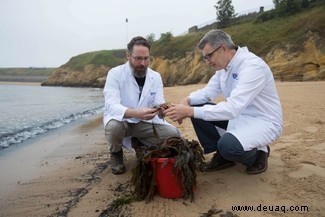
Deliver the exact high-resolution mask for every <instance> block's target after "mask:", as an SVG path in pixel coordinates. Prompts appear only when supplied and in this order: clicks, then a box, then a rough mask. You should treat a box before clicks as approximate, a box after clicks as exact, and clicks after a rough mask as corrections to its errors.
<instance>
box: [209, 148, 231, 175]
mask: <svg viewBox="0 0 325 217" xmlns="http://www.w3.org/2000/svg"><path fill="white" fill-rule="evenodd" d="M234 165H235V162H233V161H229V160H226V159H224V158H223V157H222V156H221V155H220V154H219V153H218V152H217V153H215V154H214V155H213V157H212V159H211V161H210V162H209V163H207V165H206V168H205V171H207V172H210V171H216V170H222V169H225V168H228V167H232V166H234Z"/></svg>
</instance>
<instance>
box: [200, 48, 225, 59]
mask: <svg viewBox="0 0 325 217" xmlns="http://www.w3.org/2000/svg"><path fill="white" fill-rule="evenodd" d="M222 45H223V44H221V45H220V46H219V47H217V48H216V49H215V50H214V51H212V52H211V53H208V54H207V55H204V56H203V60H205V61H210V60H211V57H212V55H213V54H214V52H216V51H217V50H218V49H219V48H221V47H222Z"/></svg>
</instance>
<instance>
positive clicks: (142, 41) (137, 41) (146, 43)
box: [128, 36, 151, 53]
mask: <svg viewBox="0 0 325 217" xmlns="http://www.w3.org/2000/svg"><path fill="white" fill-rule="evenodd" d="M134 45H142V46H145V47H147V48H148V49H149V51H150V48H151V44H150V43H149V41H148V40H147V39H145V38H144V37H142V36H136V37H134V38H132V39H131V41H130V42H129V43H128V52H129V53H132V51H133V47H134Z"/></svg>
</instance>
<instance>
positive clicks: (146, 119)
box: [103, 36, 180, 174]
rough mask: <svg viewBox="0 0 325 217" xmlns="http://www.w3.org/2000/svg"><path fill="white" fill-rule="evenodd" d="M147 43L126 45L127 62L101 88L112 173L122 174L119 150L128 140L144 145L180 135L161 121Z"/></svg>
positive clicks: (160, 97)
mask: <svg viewBox="0 0 325 217" xmlns="http://www.w3.org/2000/svg"><path fill="white" fill-rule="evenodd" d="M150 48H151V45H150V43H149V42H148V41H147V40H146V39H145V38H143V37H141V36H137V37H134V38H133V39H132V40H131V41H130V42H129V44H128V45H127V52H126V58H127V60H128V61H127V62H126V63H125V64H123V65H119V66H117V67H115V68H112V69H111V70H110V71H109V72H108V75H107V79H106V84H105V87H104V91H103V92H104V97H105V107H104V126H105V137H106V139H107V143H108V146H109V150H110V157H111V164H112V173H113V174H122V173H125V171H126V168H125V164H124V161H123V149H122V146H126V147H130V138H131V137H132V139H136V140H137V141H138V142H140V143H141V144H143V145H152V144H158V143H161V142H163V141H164V140H165V139H167V138H170V137H179V136H180V133H179V131H178V130H177V128H175V127H174V126H172V125H170V124H169V123H167V122H166V121H165V120H164V119H163V117H164V115H163V110H164V108H163V107H161V106H160V105H162V104H163V103H165V99H164V92H163V83H162V78H161V76H160V74H159V73H158V72H156V71H153V70H152V69H150V68H149V67H148V66H149V61H150V56H149V55H150Z"/></svg>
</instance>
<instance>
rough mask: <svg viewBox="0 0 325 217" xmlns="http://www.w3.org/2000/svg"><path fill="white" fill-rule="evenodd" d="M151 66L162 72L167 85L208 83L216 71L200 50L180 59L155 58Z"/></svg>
mask: <svg viewBox="0 0 325 217" xmlns="http://www.w3.org/2000/svg"><path fill="white" fill-rule="evenodd" d="M151 68H152V69H154V70H156V71H158V72H160V73H161V76H162V78H163V82H164V85H165V86H174V85H187V84H198V83H206V82H207V81H208V80H209V79H210V77H211V76H212V75H213V74H214V73H215V71H214V70H213V69H212V68H210V67H209V66H208V65H207V64H206V63H205V62H204V61H203V60H202V54H201V52H199V51H198V50H196V51H194V52H188V53H187V55H186V57H185V58H181V59H178V60H170V59H163V58H159V57H157V58H153V60H152V62H151Z"/></svg>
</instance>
